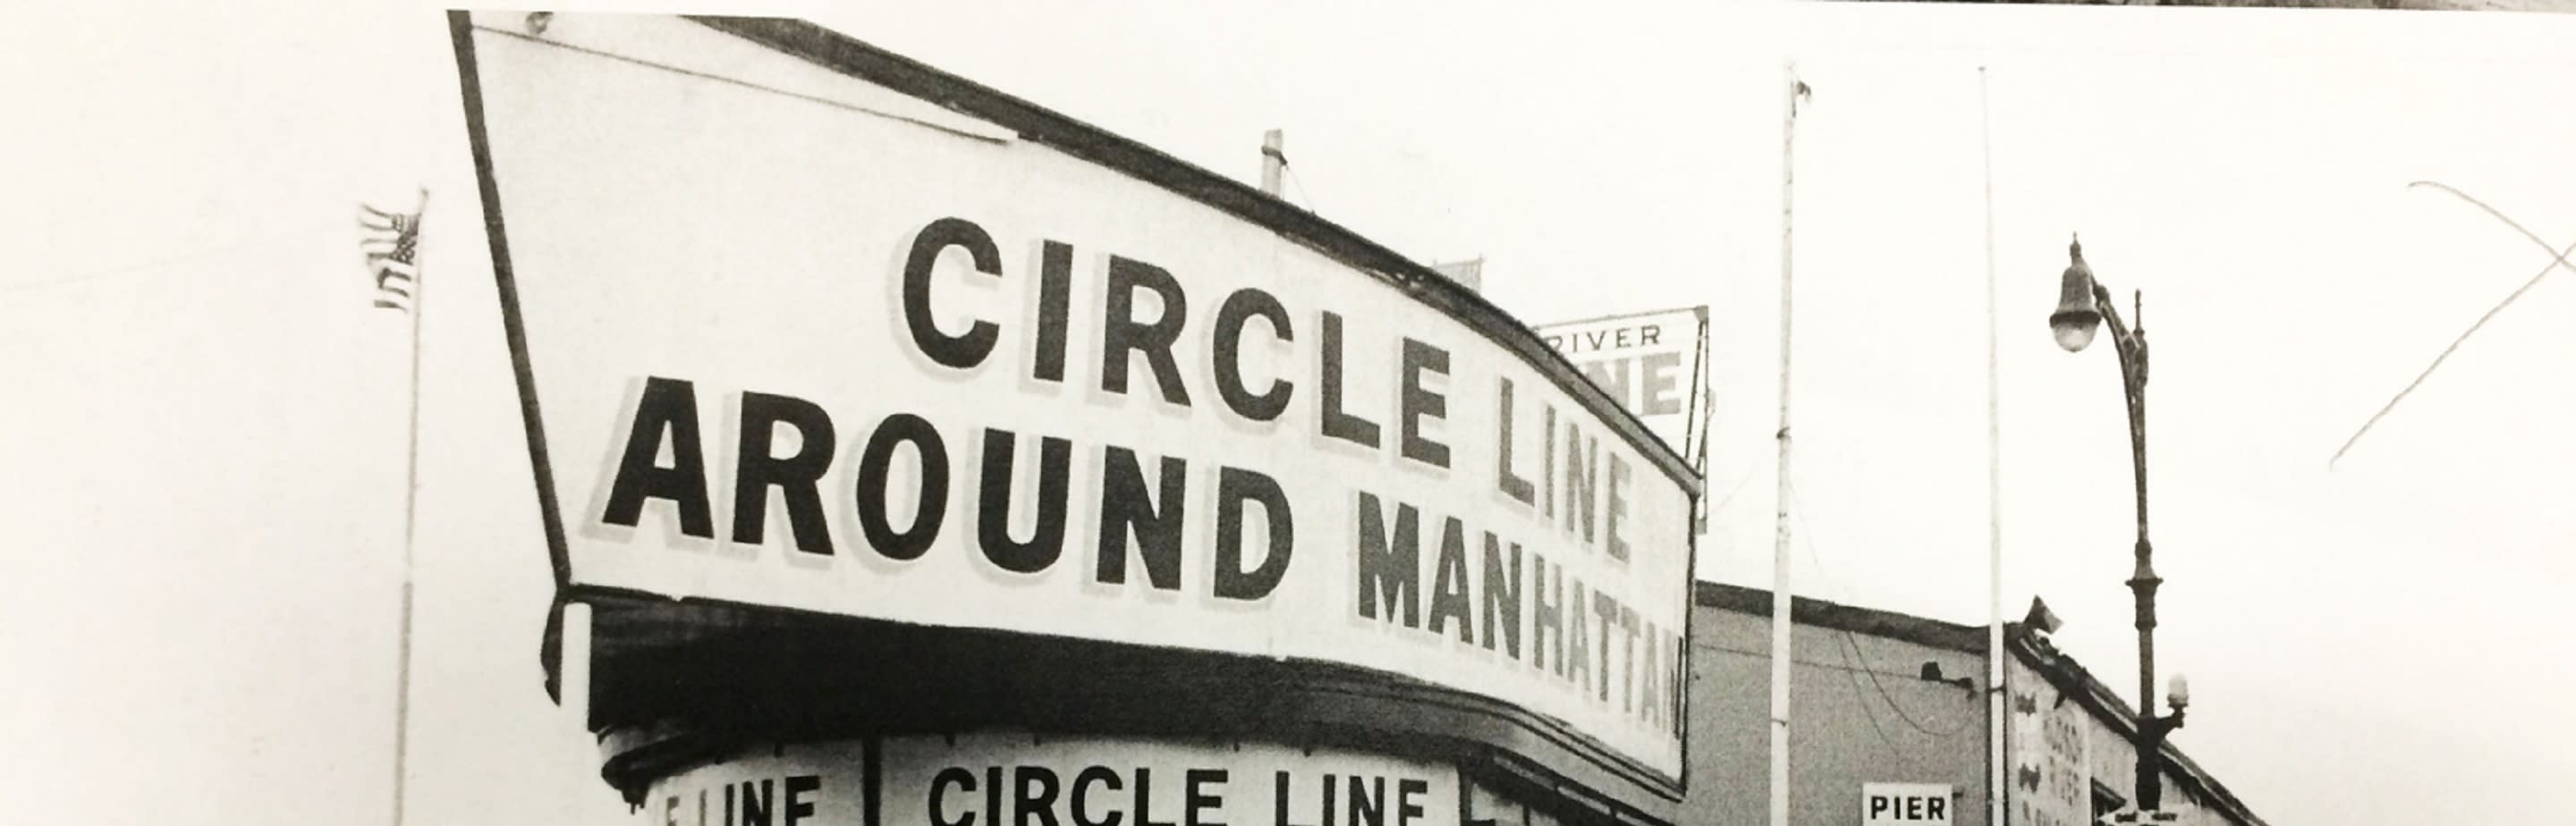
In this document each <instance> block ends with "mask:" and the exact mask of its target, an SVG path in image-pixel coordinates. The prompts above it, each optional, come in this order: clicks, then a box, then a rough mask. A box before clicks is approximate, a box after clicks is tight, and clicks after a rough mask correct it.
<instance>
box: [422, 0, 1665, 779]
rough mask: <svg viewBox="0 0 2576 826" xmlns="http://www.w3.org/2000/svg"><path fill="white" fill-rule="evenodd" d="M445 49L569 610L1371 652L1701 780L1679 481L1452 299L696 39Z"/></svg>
mask: <svg viewBox="0 0 2576 826" xmlns="http://www.w3.org/2000/svg"><path fill="white" fill-rule="evenodd" d="M459 19H460V20H470V23H471V25H470V26H460V28H459V35H458V36H459V38H460V45H461V46H464V47H466V48H465V50H464V54H465V56H466V58H467V59H468V61H469V62H468V64H467V71H468V95H469V114H470V115H471V117H472V120H473V121H474V123H473V124H472V126H473V128H474V129H475V131H476V134H477V143H478V147H477V152H478V163H480V164H481V165H482V167H483V171H484V173H485V197H486V204H485V208H486V210H487V219H488V220H489V221H491V222H492V225H493V227H494V228H495V240H494V249H495V259H496V269H497V270H499V271H500V275H501V286H502V294H503V301H504V304H505V308H504V309H505V313H506V318H505V321H506V322H507V324H508V325H509V327H510V332H511V334H512V336H513V342H512V343H513V350H514V357H515V358H517V359H518V360H519V361H518V365H517V366H518V369H519V371H520V373H519V378H520V383H521V392H522V401H523V406H524V408H525V410H526V412H527V414H528V418H529V428H530V440H531V444H532V453H533V454H534V455H536V457H537V464H538V466H539V467H538V471H537V472H538V481H539V487H540V495H541V497H543V498H545V500H546V502H545V504H546V507H547V508H548V512H549V514H550V520H551V524H550V529H551V534H552V535H551V536H550V539H551V540H552V541H553V542H554V543H555V550H556V552H557V554H558V558H557V564H558V566H559V567H558V570H559V572H560V575H561V576H562V578H563V581H564V585H565V587H566V588H567V589H569V590H570V591H573V592H581V591H583V590H585V589H588V590H592V591H598V592H615V593H627V594H644V595H651V596H656V597H668V598H679V599H703V600H715V601H721V602H724V603H730V604H736V605H744V606H758V607H775V608H784V609H793V610H795V611H801V612H818V613H823V614H832V615H842V616H851V617H863V618H871V619H880V620H889V621H895V622H900V623H905V624H910V625H917V626H928V627H934V628H961V629H987V630H998V631H1005V632H1014V633H1019V634H1028V635H1046V636H1058V637H1070V638H1079V639H1084V640H1094V641H1105V642H1111V643H1121V644H1134V645H1144V646H1156V647H1164V648H1175V649H1186V650H1191V651H1201V652H1211V653H1218V654H1235V655H1250V656H1256V657H1264V658H1273V659H1281V660H1291V661H1304V662H1315V663H1322V664H1329V665H1334V666H1356V667H1359V668H1363V669H1371V670H1375V671H1378V672H1383V673H1387V674H1393V675H1401V676H1403V677H1406V678H1410V679H1413V680H1417V681H1421V682H1426V683H1429V684H1433V685H1437V686H1441V687H1445V688H1447V689H1449V690H1454V691H1458V692H1465V693H1471V694H1475V695H1481V696H1483V697H1487V698H1490V699H1492V700H1496V701H1500V702H1502V703H1505V704H1508V705H1510V706H1513V707H1516V708H1519V709H1523V710H1526V711H1528V712H1533V713H1536V714H1539V715H1544V716H1545V717H1547V718H1551V719H1554V720H1558V721H1562V722H1563V724H1565V725H1566V726H1568V727H1570V729H1571V730H1572V731H1574V732H1576V733H1578V734H1579V735H1581V736H1582V737H1585V738H1589V739H1591V740H1592V741H1594V742H1596V743H1598V744H1599V745H1600V746H1602V747H1603V748H1606V749H1607V750H1608V751H1609V752H1610V753H1612V754H1615V755H1617V756H1618V757H1619V758H1621V759H1624V760H1627V761H1631V762H1632V763H1633V764H1634V765H1636V766H1642V767H1645V768H1647V769H1649V770H1651V771H1652V772H1653V773H1655V774H1659V775H1661V776H1662V777H1664V778H1666V779H1668V780H1671V781H1674V782H1677V779H1678V778H1679V777H1680V776H1681V768H1682V755H1681V732H1682V730H1683V725H1682V721H1681V719H1680V718H1681V715H1680V713H1679V711H1680V708H1681V702H1682V699H1681V692H1682V688H1683V684H1684V681H1683V675H1684V674H1686V673H1687V671H1686V670H1685V668H1684V665H1683V661H1682V660H1683V657H1684V656H1685V653H1686V650H1687V646H1686V644H1685V641H1684V629H1686V627H1687V614H1686V612H1687V610H1688V603H1689V582H1690V552H1691V539H1690V535H1689V526H1690V514H1691V510H1692V503H1693V499H1694V497H1695V496H1696V495H1697V491H1698V479H1697V477H1696V476H1695V475H1693V474H1692V472H1691V471H1690V469H1689V467H1688V466H1687V464H1686V463H1684V462H1682V461H1681V460H1680V459H1679V457H1678V456H1677V455H1675V454H1674V453H1673V452H1672V451H1671V450H1669V449H1666V448H1664V447H1663V446H1662V445H1659V444H1656V443H1655V442H1654V441H1653V440H1652V439H1651V438H1648V437H1646V436H1645V434H1644V431H1643V430H1642V428H1641V427H1640V426H1639V425H1638V424H1637V423H1636V422H1635V421H1634V420H1632V419H1630V418H1628V417H1627V416H1626V415H1625V414H1624V413H1622V412H1621V411H1619V410H1618V409H1617V408H1616V407H1615V405H1613V404H1612V403H1611V402H1610V401H1609V400H1608V399H1607V398H1606V397H1605V396H1604V395H1603V394H1601V393H1599V392H1597V391H1595V390H1593V389H1592V388H1590V387H1588V386H1586V385H1585V383H1584V382H1583V381H1582V380H1581V378H1580V377H1579V376H1578V375H1577V374H1576V373H1575V372H1574V371H1572V370H1571V369H1569V368H1568V367H1567V366H1566V365H1565V364H1564V363H1563V362H1561V361H1558V360H1556V359H1555V358H1554V357H1553V356H1552V355H1551V354H1549V353H1548V352H1547V351H1546V350H1545V348H1544V347H1543V346H1542V345H1540V344H1539V343H1538V342H1537V341H1535V340H1532V339H1530V337H1529V336H1528V335H1527V334H1526V333H1523V332H1521V331H1519V330H1518V329H1517V328H1515V327H1514V326H1513V325H1511V324H1510V323H1509V322H1508V321H1507V320H1498V319H1499V316H1493V317H1491V318H1485V317H1479V316H1478V315H1476V313H1474V312H1469V310H1479V311H1481V312H1482V313H1485V314H1487V315H1489V316H1490V315H1493V314H1492V311H1491V309H1490V308H1489V307H1486V306H1485V305H1482V304H1481V302H1480V301H1477V300H1476V299H1474V298H1473V297H1472V296H1468V295H1465V294H1464V293H1463V292H1461V291H1458V290H1457V288H1456V287H1455V286H1454V285H1451V284H1449V283H1447V282H1446V281H1444V280H1442V279H1438V278H1436V277H1432V276H1430V275H1429V273H1428V271H1424V270H1420V268H1419V267H1414V268H1413V270H1410V271H1391V270H1390V269H1388V268H1373V267H1364V266H1359V265H1356V264H1354V263H1352V261H1351V260H1350V256H1349V255H1347V254H1341V253H1336V252H1335V251H1333V249H1331V248H1330V247H1331V245H1332V244H1333V243H1341V242H1340V241H1336V240H1334V239H1338V238H1341V236H1326V235H1316V234H1313V231H1311V230H1298V232H1306V233H1309V234H1307V235H1304V236H1297V235H1295V234H1294V233H1292V232H1289V231H1286V230H1283V229H1281V228H1280V227H1279V226H1274V225H1268V224H1265V223H1263V222H1261V221H1256V220H1250V219H1247V218H1246V217H1245V216H1244V215H1243V214H1240V211H1238V210H1230V209H1228V208H1220V205H1217V204H1214V203H1212V202H1211V201H1209V200H1208V198H1207V197H1206V196H1203V195H1191V194H1185V193H1184V192H1183V189H1182V188H1175V187H1174V186H1171V185H1169V184H1168V183H1161V182H1156V181H1153V180H1148V176H1145V175H1144V174H1143V173H1140V172H1138V171H1136V169H1135V168H1126V169H1121V168H1112V167H1110V166H1106V165H1104V164H1102V163H1099V162H1096V161H1095V160H1092V159H1090V158H1087V157H1084V156H1080V155H1077V154H1073V153H1072V152H1070V151H1068V150H1067V149H1066V148H1064V147H1066V146H1068V145H1070V146H1074V147H1076V148H1077V149H1078V148H1080V147H1086V146H1087V147H1097V146H1098V145H1101V143H1102V142H1104V141H1111V140H1115V139H1114V138H1110V137H1104V136H1103V135H1095V134H1090V133H1083V134H1078V135H1075V136H1074V137H1073V138H1065V137H1063V136H1062V135H1056V136H1053V137H1050V136H1049V135H1048V134H1043V133H1044V132H1045V131H1046V130H1053V129H1070V128H1073V127H1066V126H1063V125H1062V124H1061V123H1058V122H1055V121H1046V122H1044V123H1038V124H1037V125H1031V124H1029V123H1020V124H996V123H993V122H987V121H986V120H984V119H981V118H978V117H974V116H970V115H969V114H967V113H966V112H965V110H966V109H972V108H973V107H965V108H964V109H961V108H958V107H952V106H948V105H943V104H942V103H934V102H932V101H930V100H925V99H922V97H920V96H919V95H920V94H921V93H920V91H919V90H918V89H907V88H896V86H900V85H901V83H897V84H896V86H889V85H881V84H880V83H878V82H875V81H870V80H863V79H861V77H860V76H859V75H858V74H857V73H854V72H848V71H843V70H842V69H838V68H835V67H832V66H829V65H827V63H828V61H823V60H809V59H807V58H805V57H800V56H798V55H794V54H789V53H786V52H784V51H780V50H777V49H773V48H771V47H770V46H768V45H764V44H763V43H760V42H755V41H754V40H752V39H750V38H748V37H745V36H741V35H739V34H737V33H735V32H733V31H730V30H727V29H725V28H722V27H721V26H720V25H718V24H717V23H701V22H697V21H690V20H682V19H673V18H644V17H616V16H573V15H557V16H553V17H552V18H551V19H549V20H548V21H547V22H546V24H545V25H544V26H542V27H539V26H534V25H530V23H529V20H528V19H527V16H526V15H518V14H506V13H487V12H475V13H472V14H471V16H470V18H459ZM827 45H833V47H834V48H864V47H862V46H858V45H857V44H854V43H847V42H846V41H833V43H832V44H827ZM916 65H917V64H916ZM920 72H927V70H926V69H923V70H920ZM904 77H908V78H914V79H915V80H914V81H904V82H917V81H918V79H919V78H922V77H938V76H935V74H921V73H914V74H907V75H904ZM969 86H971V84H969ZM978 89H980V87H974V89H967V90H965V91H964V92H960V94H975V95H988V96H994V97H995V98H998V95H997V94H996V93H992V92H990V91H989V90H983V91H976V90H978ZM949 102H953V100H952V101H949ZM1006 102H1007V103H1008V104H1010V105H1015V106H1021V107H1025V106H1026V104H1020V103H1018V102H1016V101H1006ZM995 105H1000V104H995ZM1040 111H1042V110H1040ZM1031 117H1035V116H1031ZM1046 117H1060V116H1053V115H1051V114H1047V115H1046ZM1083 128H1087V127H1083ZM1135 151H1137V152H1147V151H1149V150H1142V149H1141V148H1139V149H1137V150H1135ZM1154 157H1155V158H1158V159H1159V160H1158V161H1156V163H1160V164H1164V165H1167V166H1168V167H1172V168H1179V167H1180V165H1179V164H1178V162H1177V161H1171V160H1170V159H1168V158H1161V156H1154ZM1187 171H1189V172H1190V173H1191V174H1199V175H1204V174H1205V173H1201V172H1197V171H1196V170H1194V169H1190V170H1187ZM1333 231H1335V232H1339V230H1338V229H1335V230H1333ZM1318 238H1322V239H1324V240H1323V241H1318V240H1316V239H1318ZM1351 238H1356V236H1351Z"/></svg>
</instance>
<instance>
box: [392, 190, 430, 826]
mask: <svg viewBox="0 0 2576 826" xmlns="http://www.w3.org/2000/svg"><path fill="white" fill-rule="evenodd" d="M428 217H429V190H428V189H426V188H424V189H422V190H421V191H420V205H419V207H418V208H417V209H415V210H413V212H412V220H413V221H414V222H419V221H423V220H426V219H427V218H428ZM413 227H414V229H413V232H414V233H418V232H419V231H420V228H421V225H420V224H418V223H415V224H414V225H413ZM415 237H417V236H416V235H415ZM423 257H424V256H423V252H422V250H421V249H420V248H419V247H418V246H417V242H415V246H414V247H413V248H412V278H411V310H410V315H411V398H410V402H409V403H410V406H411V416H410V420H409V423H408V426H407V427H406V428H405V429H404V432H405V434H406V437H405V438H406V439H407V443H406V444H405V445H404V447H403V559H402V624H401V631H400V632H399V633H400V635H401V642H400V644H399V645H398V646H397V648H396V651H395V656H396V657H397V658H398V662H397V663H396V665H395V666H394V826H402V822H403V792H404V790H405V787H406V786H408V785H409V783H410V771H409V769H410V767H409V766H408V765H407V760H408V758H409V757H410V756H411V755H410V752H411V748H410V746H411V606H412V599H411V591H412V573H411V564H412V545H413V543H414V541H415V536H416V535H417V534H418V530H417V529H416V528H417V518H416V517H417V516H418V514H419V510H420V316H421V313H422V312H423V311H425V310H426V309H427V308H428V306H429V305H428V300H429V288H428V282H429V278H428V277H427V274H426V273H425V272H423V271H422V261H421V259H422V258H423Z"/></svg>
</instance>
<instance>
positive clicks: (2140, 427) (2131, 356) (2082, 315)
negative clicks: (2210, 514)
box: [2048, 242, 2191, 812]
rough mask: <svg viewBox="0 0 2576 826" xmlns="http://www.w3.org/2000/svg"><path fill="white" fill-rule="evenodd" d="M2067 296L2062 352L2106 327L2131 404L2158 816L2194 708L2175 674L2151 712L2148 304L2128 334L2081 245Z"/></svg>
mask: <svg viewBox="0 0 2576 826" xmlns="http://www.w3.org/2000/svg"><path fill="white" fill-rule="evenodd" d="M2066 252H2067V256H2068V257H2069V258H2070V259H2072V263H2070V264H2068V265H2067V267H2066V277H2065V281H2064V284H2063V291H2062V292H2061V293H2060V299H2059V301H2058V305H2057V312H2055V313H2053V314H2050V315H2049V317H2048V326H2049V329H2050V330H2051V331H2052V332H2054V333H2055V334H2056V336H2057V345H2058V346H2060V347H2064V348H2066V351H2067V352H2070V353H2072V352H2076V351H2079V350H2082V349H2084V348H2085V346H2086V345H2090V344H2092V343H2093V332H2094V328H2095V327H2096V326H2099V325H2101V324H2102V323H2103V322H2106V321H2107V322H2109V326H2110V328H2111V344H2112V346H2113V347H2114V348H2115V349H2117V350H2118V351H2119V356H2120V384H2121V389H2122V390H2123V391H2125V393H2126V395H2127V396H2128V400H2129V458H2130V460H2131V466H2132V467H2133V468H2134V469H2135V471H2136V479H2137V491H2138V547H2137V560H2138V564H2137V569H2136V570H2134V571H2132V572H2131V573H2130V574H2129V591H2130V592H2131V593H2133V594H2136V595H2137V606H2138V612H2137V620H2138V623H2137V624H2138V733H2137V742H2136V746H2137V751H2138V778H2137V796H2138V809H2139V810H2140V811H2147V812H2152V811H2157V810H2158V809H2160V808H2162V805H2163V803H2164V768H2163V763H2164V740H2165V735H2166V734H2168V733H2170V732H2172V731H2173V730H2174V729H2178V728H2181V727H2182V718H2183V708H2184V707H2185V706H2186V705H2189V704H2190V702H2191V694H2190V691H2189V688H2188V684H2187V683H2185V682H2183V679H2182V677H2181V676H2179V675H2177V676H2175V677H2174V681H2173V691H2172V697H2171V700H2170V702H2171V703H2172V704H2173V713H2171V714H2164V715H2158V714H2155V713H2154V709H2155V703H2156V693H2155V688H2156V682H2155V680H2156V677H2155V674H2156V586H2158V585H2162V584H2164V580H2163V579H2160V578H2158V577H2157V576H2156V569H2155V566H2154V564H2153V562H2154V557H2155V548H2154V546H2153V545H2150V544H2148V542H2147V331H2146V310H2145V305H2144V300H2143V298H2141V297H2139V296H2138V295H2137V294H2135V293H2132V294H2131V300H2132V301H2135V302H2138V303H2136V304H2133V305H2132V308H2133V309H2134V310H2135V312H2136V313H2137V319H2138V326H2137V327H2134V328H2132V327H2130V326H2129V325H2128V324H2126V323H2123V322H2122V321H2121V320H2120V310H2119V307H2118V306H2117V305H2116V304H2115V303H2113V301H2112V299H2111V291H2110V290H2109V289H2106V288H2104V287H2103V286H2102V282H2100V281H2096V280H2094V278H2093V268H2092V267H2091V266H2088V265H2086V264H2085V263H2084V245H2083V244H2082V243H2081V242H2069V243H2068V244H2067V247H2066Z"/></svg>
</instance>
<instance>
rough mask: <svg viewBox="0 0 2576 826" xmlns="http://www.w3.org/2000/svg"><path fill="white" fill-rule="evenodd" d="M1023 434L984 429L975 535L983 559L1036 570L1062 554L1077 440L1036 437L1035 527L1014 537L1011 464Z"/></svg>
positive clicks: (1021, 570) (1014, 568) (1024, 570)
mask: <svg viewBox="0 0 2576 826" xmlns="http://www.w3.org/2000/svg"><path fill="white" fill-rule="evenodd" d="M1018 449H1019V435H1018V434H1015V433H1012V432H1010V431H1008V430H1000V429H995V428H985V429H984V471H983V479H982V482H983V487H984V490H983V492H982V495H981V496H980V497H979V498H978V499H977V505H976V511H977V512H976V514H975V516H976V519H975V528H976V530H975V538H976V541H977V542H978V543H979V544H981V545H982V546H983V548H984V558H985V559H988V560H992V562H993V565H994V566H995V567H999V568H1001V569H1002V570H1005V571H1011V572H1014V573H1022V574H1033V573H1037V572H1039V571H1043V570H1046V567H1047V566H1049V565H1053V564H1055V560H1056V558H1057V557H1059V556H1062V555H1064V520H1065V496H1066V493H1065V491H1066V488H1067V487H1068V485H1069V483H1070V480H1069V479H1068V477H1069V476H1070V474H1071V473H1072V464H1073V443H1072V442H1069V441H1066V440H1064V439H1059V438H1056V437H1053V436H1045V437H1041V438H1039V439H1038V493H1037V496H1038V498H1037V503H1036V504H1037V512H1038V524H1037V530H1036V531H1035V532H1033V533H1032V534H1030V536H1029V538H1028V540H1027V541H1025V542H1023V541H1020V540H1016V539H1012V538H1011V465H1012V456H1013V455H1015V454H1016V453H1017V452H1018Z"/></svg>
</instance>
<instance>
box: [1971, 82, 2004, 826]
mask: <svg viewBox="0 0 2576 826" xmlns="http://www.w3.org/2000/svg"><path fill="white" fill-rule="evenodd" d="M1988 109H1989V107H1988V105H1987V103H1986V67H1984V66H1979V67H1977V130H1978V138H1979V141H1980V143H1981V149H1980V151H1981V153H1982V154H1983V157H1984V164H1985V170H1984V171H1985V178H1986V181H1985V183H1986V823H1987V826H2003V822H2004V435H2003V434H2004V431H2003V408H2004V405H2003V378H2002V373H2003V370H2002V368H2001V363H2002V360H2001V359H2000V358H1999V357H1997V355H1996V350H1997V345H1996V341H1997V339H1996V337H1997V335H1998V334H1997V332H1996V325H1997V313H1996V311H1995V145H1994V122H1993V120H1994V119H1993V116H1992V115H1991V114H1989V112H1988Z"/></svg>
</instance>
